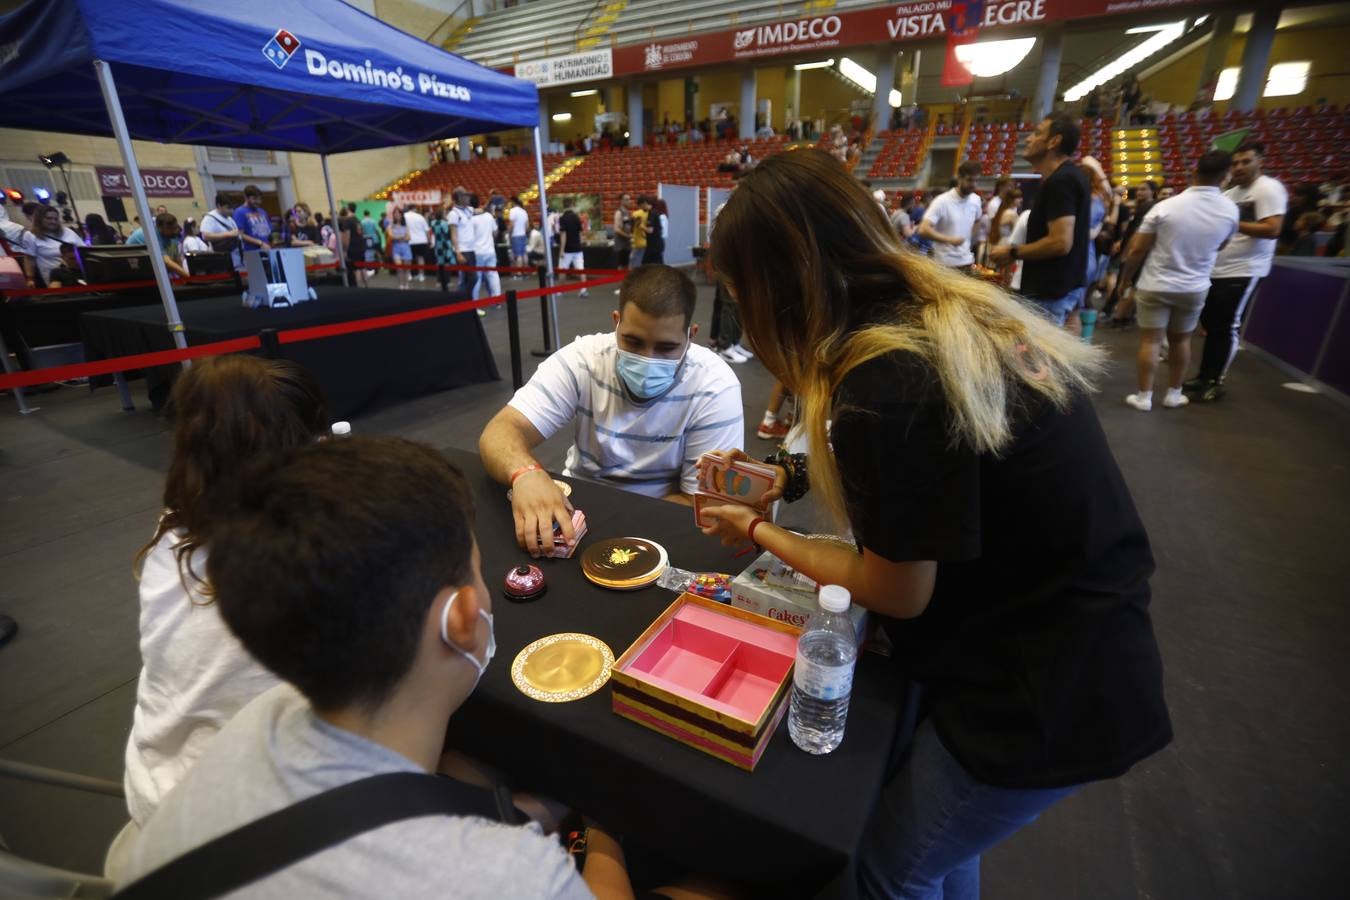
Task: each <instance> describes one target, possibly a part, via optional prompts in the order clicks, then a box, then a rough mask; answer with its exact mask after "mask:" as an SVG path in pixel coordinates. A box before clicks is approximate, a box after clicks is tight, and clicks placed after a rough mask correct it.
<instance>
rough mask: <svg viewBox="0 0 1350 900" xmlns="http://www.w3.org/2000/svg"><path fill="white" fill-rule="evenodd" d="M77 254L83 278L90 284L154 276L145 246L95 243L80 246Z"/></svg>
mask: <svg viewBox="0 0 1350 900" xmlns="http://www.w3.org/2000/svg"><path fill="white" fill-rule="evenodd" d="M79 254H80V262H81V263H83V264H84V280H85V281H87V282H89V283H90V284H110V283H113V282H117V281H141V280H144V279H146V278H154V277H155V273H154V270H153V269H151V268H150V253H149V251H147V250H146V248H145V247H136V246H132V247H127V246H121V245H119V246H97V245H96V246H93V247H82V248H80V251H79Z"/></svg>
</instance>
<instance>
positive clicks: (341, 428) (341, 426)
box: [329, 422, 352, 437]
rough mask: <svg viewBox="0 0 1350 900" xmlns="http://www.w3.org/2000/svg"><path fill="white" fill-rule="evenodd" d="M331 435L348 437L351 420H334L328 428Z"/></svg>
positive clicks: (350, 431) (350, 429) (350, 430)
mask: <svg viewBox="0 0 1350 900" xmlns="http://www.w3.org/2000/svg"><path fill="white" fill-rule="evenodd" d="M329 431H331V432H332V433H333V437H349V436H350V435H351V433H352V423H351V422H334V423H333V427H332V428H330V429H329Z"/></svg>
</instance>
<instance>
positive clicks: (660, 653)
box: [611, 593, 801, 770]
mask: <svg viewBox="0 0 1350 900" xmlns="http://www.w3.org/2000/svg"><path fill="white" fill-rule="evenodd" d="M800 633H801V629H799V628H797V627H795V626H793V625H789V624H788V623H786V622H779V621H776V620H774V619H769V618H766V617H764V616H760V615H757V614H755V613H751V612H747V611H745V610H741V609H734V608H731V607H728V606H726V605H724V604H721V603H717V602H715V601H713V600H708V599H706V598H703V597H698V596H695V595H694V594H688V593H686V594H682V595H681V596H680V597H678V598H677V599H676V600H675V602H674V603H672V604H671V605H670V606H669V607H668V608H667V609H666V610H665V612H663V613H662V614H661V615H660V616H659V617H658V618H657V619H656V621H655V622H653V623H652V624H651V626H650V627H649V628H648V629H647V630H646V631H644V632H643V633H642V634H641V635H640V636H639V637H638V639H637V640H636V641H634V642H633V645H632V646H631V647H629V648H628V649H627V650H626V651H625V652H624V654H623V655H622V656H621V657H619V659H618V660H617V661H616V662H615V663H614V668H613V671H612V673H611V683H612V684H613V703H614V711H615V712H616V713H618V714H619V715H621V716H623V717H625V718H628V719H632V720H633V721H635V722H638V723H639V724H641V725H645V726H646V727H648V728H651V729H653V730H654V731H659V732H661V733H662V734H666V735H669V736H670V737H673V738H675V739H676V740H678V741H680V742H682V743H685V744H688V745H689V746H691V747H694V748H695V749H698V750H702V751H703V752H705V753H709V754H711V755H713V756H716V757H717V758H719V759H723V760H726V761H727V762H730V763H732V764H733V765H737V766H740V767H741V768H743V769H747V770H753V769H754V768H755V764H756V763H758V762H759V758H760V756H761V755H762V754H763V752H764V748H765V746H767V745H768V743H769V739H770V738H771V737H772V736H773V732H774V730H775V729H776V728H777V726H778V723H779V721H780V720H781V719H782V718H783V713H784V711H785V710H786V708H787V703H786V698H787V691H788V688H789V687H790V686H791V684H792V664H793V662H794V661H795V659H796V654H797V637H798V635H799V634H800Z"/></svg>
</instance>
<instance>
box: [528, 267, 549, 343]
mask: <svg viewBox="0 0 1350 900" xmlns="http://www.w3.org/2000/svg"><path fill="white" fill-rule="evenodd" d="M538 271H539V287H540V289H541V290H542V289H545V288H547V287H548V269H547V268H545V267H544V266H540V267H539V269H538ZM548 299H549V298H548V296H547V295H545V296H543V297H540V298H539V322H540V324H542V325H543V326H544V349H543V350H531V351H530V355H531V356H551V355H552V354H553V350H554V347H553V328H552V325H551V322H550V310H549V305H548Z"/></svg>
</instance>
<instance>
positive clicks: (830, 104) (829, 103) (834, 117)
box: [801, 69, 871, 126]
mask: <svg viewBox="0 0 1350 900" xmlns="http://www.w3.org/2000/svg"><path fill="white" fill-rule="evenodd" d="M801 76H802V115H803V116H805V117H806V118H809V119H816V118H821V117H824V118H825V120H826V125H827V126H828V125H829V124H830V123H831V122H834V121H838V120H840V119H843V118H845V116H846V113H847V110H848V108H849V106H850V104H852V103H853V101H855V100H858V99H861V98H864V97H870V96H871V95H870V94H864V93H863V92H862V90H861V89H859V88H855V87H852V86H851V85H850V84H847V83H845V81H844V79H842V78H838V77H836V76H835V75H833V74H831V73H830V72H828V71H826V70H824V69H807V70H806V71H804V72H802V73H801Z"/></svg>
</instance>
